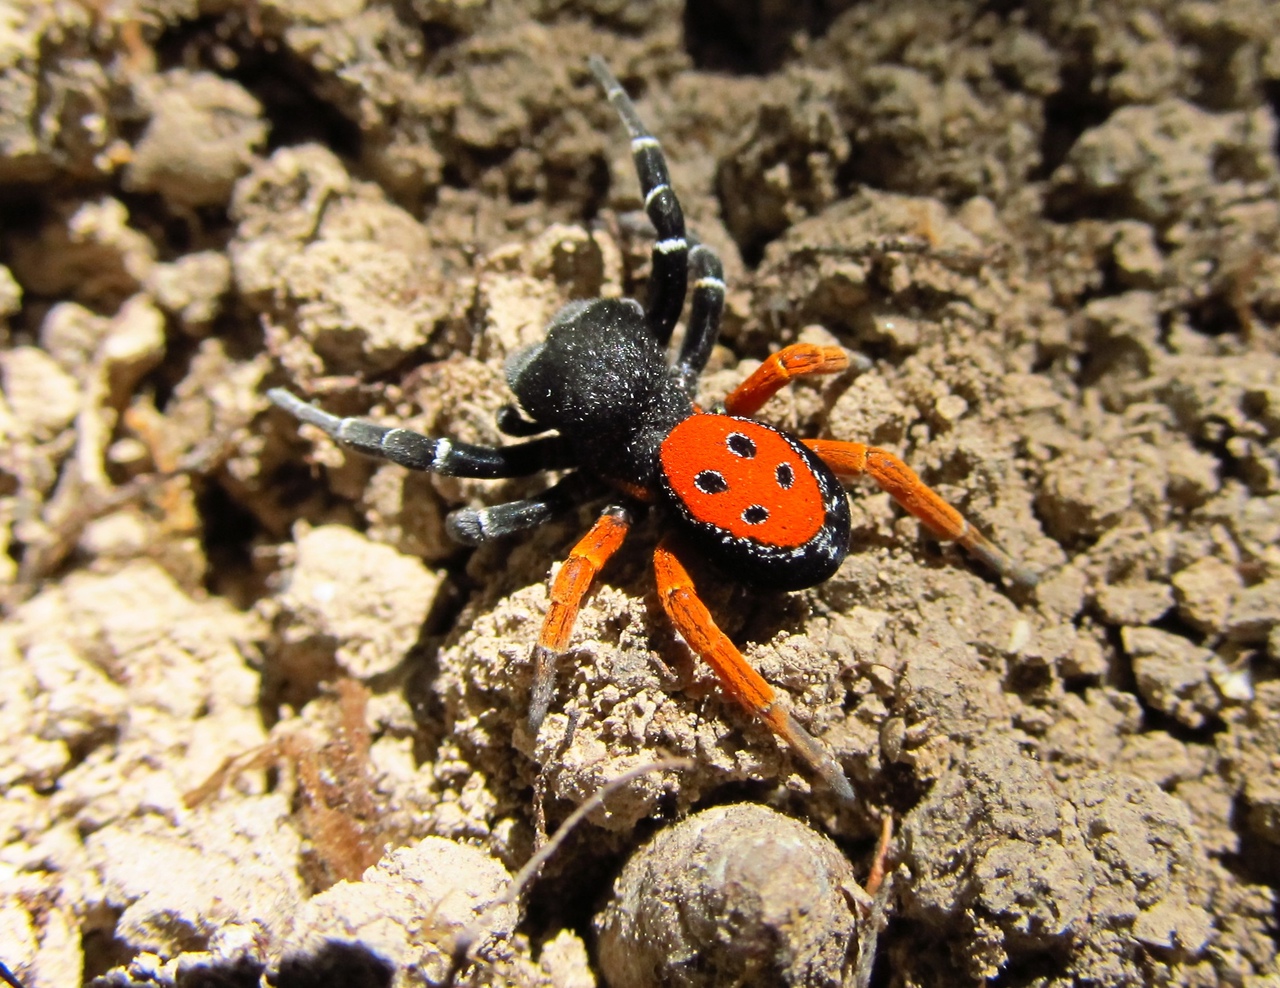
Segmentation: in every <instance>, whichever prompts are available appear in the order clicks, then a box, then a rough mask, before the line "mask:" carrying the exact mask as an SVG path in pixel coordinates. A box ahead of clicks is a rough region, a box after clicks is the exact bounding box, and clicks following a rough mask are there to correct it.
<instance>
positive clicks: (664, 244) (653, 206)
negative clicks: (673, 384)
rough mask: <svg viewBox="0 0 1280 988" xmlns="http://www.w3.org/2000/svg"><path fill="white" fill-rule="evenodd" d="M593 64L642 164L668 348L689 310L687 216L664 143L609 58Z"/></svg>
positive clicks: (650, 307)
mask: <svg viewBox="0 0 1280 988" xmlns="http://www.w3.org/2000/svg"><path fill="white" fill-rule="evenodd" d="M587 64H588V65H589V66H590V68H591V73H592V75H594V76H595V77H596V80H597V81H598V82H599V83H600V85H601V87H602V88H603V89H604V91H605V95H606V96H607V97H608V99H609V102H610V103H612V104H613V108H614V109H615V110H617V111H618V116H619V117H621V118H622V123H623V125H624V126H625V127H626V128H627V134H628V136H629V137H630V138H631V157H632V159H633V160H634V161H635V163H636V175H638V176H639V178H640V191H641V193H642V194H643V195H644V211H645V212H646V213H648V214H649V219H650V221H652V223H653V226H654V228H655V229H656V230H657V231H658V240H657V242H656V243H655V244H654V245H653V270H652V271H651V272H650V275H649V297H648V299H647V301H646V305H645V314H646V318H647V319H648V323H649V328H650V329H651V330H652V331H653V335H654V336H655V337H656V338H657V340H658V342H659V343H661V344H663V345H664V346H665V345H666V344H667V342H668V341H669V340H670V339H671V331H672V330H673V329H675V325H676V321H677V320H678V319H679V318H680V310H681V309H683V308H684V295H685V289H686V288H687V286H688V280H689V270H688V258H689V242H688V240H687V239H686V238H685V232H684V213H683V212H681V210H680V200H678V199H677V198H676V194H675V192H674V191H673V190H672V188H671V177H670V175H668V174H667V162H666V159H665V158H664V157H663V155H662V145H661V144H659V143H658V139H657V138H656V137H654V136H653V135H652V134H650V133H649V131H648V128H646V127H645V125H644V123H643V122H642V121H641V120H640V115H639V114H638V113H637V112H636V108H635V104H634V103H632V102H631V97H629V96H628V95H627V93H626V90H624V89H623V88H622V85H621V84H620V83H619V82H618V80H617V79H616V78H615V77H614V74H613V73H612V72H610V71H609V66H607V65H606V64H605V63H604V59H602V58H600V57H599V56H598V55H592V56H591V58H590V59H589V60H588V62H587Z"/></svg>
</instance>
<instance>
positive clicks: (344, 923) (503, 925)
mask: <svg viewBox="0 0 1280 988" xmlns="http://www.w3.org/2000/svg"><path fill="white" fill-rule="evenodd" d="M510 881H511V876H510V875H509V874H508V872H507V870H506V869H505V868H503V866H502V865H501V864H499V863H498V862H497V861H495V860H494V859H493V858H491V857H490V856H489V855H487V854H485V853H484V852H483V851H481V850H479V849H478V848H474V847H468V846H467V845H465V844H459V843H456V842H454V841H450V840H445V839H444V838H442V837H426V838H424V839H423V840H422V841H421V842H420V843H418V844H416V845H413V846H410V847H402V848H400V849H398V850H396V851H394V852H392V853H391V854H389V855H388V856H387V857H385V858H383V859H382V861H381V862H379V863H378V865H377V866H376V867H373V868H370V869H369V870H368V871H367V872H365V875H364V879H363V880H362V881H359V882H339V883H338V884H337V885H335V886H333V887H332V888H330V889H328V890H327V891H325V892H321V893H320V894H319V895H317V896H315V897H314V898H312V899H310V900H309V901H308V902H306V903H305V905H303V906H302V909H301V912H300V913H299V915H298V916H297V917H296V919H295V924H294V929H293V933H292V934H291V936H290V937H289V938H288V939H287V941H286V942H285V945H284V953H285V954H286V955H288V956H286V960H285V964H287V965H288V964H294V965H300V964H303V963H304V962H305V960H304V959H305V958H306V957H307V955H309V954H315V953H317V952H318V951H320V950H322V949H324V948H326V947H331V946H332V945H334V944H343V943H348V944H351V945H354V946H358V947H360V948H361V949H362V950H366V951H369V952H371V953H373V954H376V955H377V956H379V957H381V958H382V959H384V960H385V961H386V962H388V963H389V964H391V965H393V966H394V970H395V972H396V974H395V977H394V979H393V980H392V982H391V984H392V985H393V986H396V988H408V986H410V985H418V984H421V983H422V981H421V980H420V979H422V978H425V979H426V980H427V983H428V984H440V983H442V982H443V978H444V976H445V973H446V971H447V969H448V963H449V955H450V952H451V950H452V946H453V940H454V938H455V937H456V936H457V935H458V934H460V933H462V932H463V931H464V930H467V929H469V928H470V927H471V926H472V924H474V923H475V922H476V921H477V920H478V919H480V918H481V917H483V922H484V924H485V927H486V929H485V933H486V940H483V941H482V942H481V943H480V944H479V946H478V947H477V950H478V951H479V953H480V955H481V956H484V957H486V959H487V960H489V961H490V962H494V961H500V960H502V959H503V958H505V957H507V956H509V950H508V948H507V947H505V946H503V942H504V941H505V939H506V938H507V937H508V936H510V934H511V931H512V930H513V929H514V928H515V924H516V918H517V917H516V909H515V907H514V906H512V905H503V906H500V907H498V908H496V909H489V908H488V907H489V906H490V904H491V903H493V902H494V901H495V900H497V899H498V898H499V896H501V895H502V893H503V892H504V891H505V889H506V886H507V885H508V884H509V883H510Z"/></svg>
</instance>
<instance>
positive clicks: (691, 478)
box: [660, 414, 826, 547]
mask: <svg viewBox="0 0 1280 988" xmlns="http://www.w3.org/2000/svg"><path fill="white" fill-rule="evenodd" d="M660 455H661V463H662V473H663V476H664V478H665V480H666V483H667V486H668V487H669V489H670V490H671V492H672V493H673V494H675V496H676V497H677V498H678V499H679V501H680V504H681V508H682V511H683V512H685V513H687V515H688V516H689V517H690V518H691V519H692V520H693V521H696V522H701V523H703V524H706V525H711V526H714V527H715V528H717V529H720V530H721V531H723V532H725V533H726V534H728V535H730V536H733V537H735V538H746V539H750V540H752V541H754V542H760V543H764V544H766V545H771V546H778V547H794V546H801V545H804V544H805V543H806V542H808V541H809V540H810V539H812V538H813V537H814V536H815V535H816V534H817V533H818V531H819V529H821V528H822V525H823V522H824V518H825V511H826V509H825V506H824V502H823V495H822V490H821V488H820V486H819V484H818V480H817V478H816V477H815V476H814V474H813V471H812V470H811V469H810V468H809V465H808V464H807V463H806V462H805V460H804V458H803V456H802V454H801V453H800V452H799V451H798V450H797V449H796V448H795V445H794V443H793V441H791V440H788V439H787V438H786V437H785V436H784V435H783V434H782V433H781V432H779V431H778V430H776V429H773V428H770V427H769V426H766V425H764V424H762V423H760V422H755V421H752V420H749V419H740V418H733V417H731V416H728V415H702V414H700V415H692V416H690V417H689V418H687V419H685V420H684V421H683V422H681V423H680V424H679V425H677V426H676V427H675V428H674V429H672V430H671V432H670V433H669V434H668V435H667V437H666V439H665V440H663V443H662V449H661V454H660Z"/></svg>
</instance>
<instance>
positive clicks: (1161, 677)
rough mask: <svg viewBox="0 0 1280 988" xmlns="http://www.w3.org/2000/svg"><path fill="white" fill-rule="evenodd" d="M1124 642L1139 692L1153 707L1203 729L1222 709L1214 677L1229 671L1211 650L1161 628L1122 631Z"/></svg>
mask: <svg viewBox="0 0 1280 988" xmlns="http://www.w3.org/2000/svg"><path fill="white" fill-rule="evenodd" d="M1120 641H1121V643H1122V644H1123V645H1124V650H1125V652H1127V653H1128V655H1129V657H1130V658H1131V659H1132V660H1133V674H1134V677H1135V678H1136V679H1137V681H1138V692H1139V693H1140V694H1142V698H1143V699H1144V700H1146V701H1147V702H1148V703H1149V704H1151V706H1153V707H1155V708H1156V709H1157V710H1160V711H1163V712H1164V713H1166V714H1169V715H1170V716H1171V717H1173V718H1174V719H1175V720H1177V721H1179V722H1181V723H1183V724H1185V725H1186V726H1187V727H1203V726H1204V723H1205V720H1206V719H1207V718H1209V717H1212V716H1213V715H1214V714H1216V713H1217V712H1218V711H1219V710H1220V709H1222V697H1221V695H1220V694H1219V693H1218V690H1217V689H1216V688H1215V686H1214V684H1213V680H1212V678H1211V676H1212V674H1213V672H1214V671H1215V670H1220V671H1222V672H1225V671H1226V670H1225V667H1224V666H1223V665H1222V660H1221V659H1218V658H1217V657H1216V656H1215V655H1214V654H1213V652H1211V651H1209V649H1207V648H1201V647H1200V646H1198V645H1196V644H1194V643H1193V642H1190V641H1188V640H1187V639H1185V638H1183V637H1181V636H1180V635H1173V634H1170V633H1169V632H1167V631H1161V630H1159V629H1158V628H1122V629H1121V631H1120Z"/></svg>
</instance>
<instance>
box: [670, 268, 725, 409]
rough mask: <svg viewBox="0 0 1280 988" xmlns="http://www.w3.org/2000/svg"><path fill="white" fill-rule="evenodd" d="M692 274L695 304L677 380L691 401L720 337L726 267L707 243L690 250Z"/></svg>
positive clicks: (691, 304)
mask: <svg viewBox="0 0 1280 988" xmlns="http://www.w3.org/2000/svg"><path fill="white" fill-rule="evenodd" d="M689 271H690V273H691V274H692V276H693V301H692V302H691V303H690V304H689V327H688V329H687V330H686V331H685V334H684V342H683V343H682V344H681V346H680V356H679V358H678V359H677V360H676V380H677V381H679V382H680V384H681V385H682V386H683V388H684V390H685V393H686V394H687V395H688V396H689V397H690V398H695V397H696V396H697V391H698V375H699V374H701V373H702V371H703V368H705V367H706V366H707V358H708V357H710V356H711V349H712V347H714V346H715V345H716V339H717V337H719V335H720V316H721V315H722V314H723V312H724V265H722V264H721V263H720V256H719V255H718V254H717V253H716V252H715V251H714V250H712V249H711V248H710V247H708V246H707V245H706V244H694V246H693V249H692V250H691V251H689Z"/></svg>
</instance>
